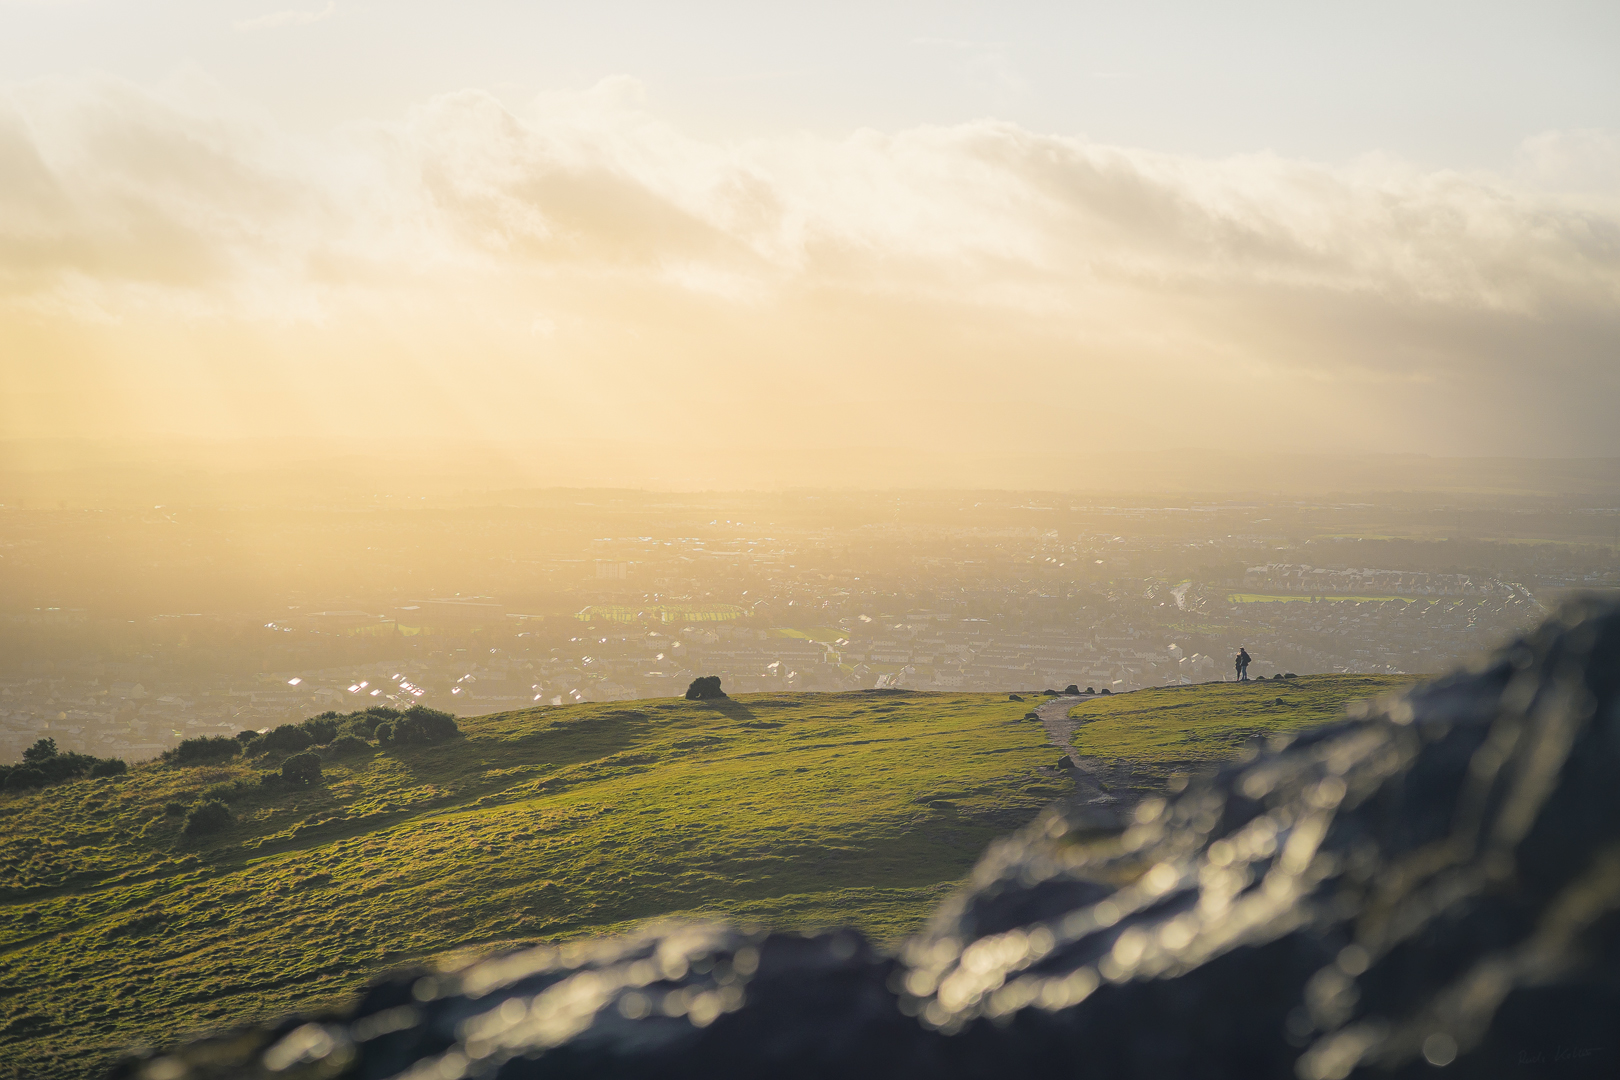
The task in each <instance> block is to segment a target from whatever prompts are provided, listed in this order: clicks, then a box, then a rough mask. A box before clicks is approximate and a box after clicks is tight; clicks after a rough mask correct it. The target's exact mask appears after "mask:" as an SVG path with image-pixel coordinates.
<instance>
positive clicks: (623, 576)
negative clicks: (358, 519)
mask: <svg viewBox="0 0 1620 1080" xmlns="http://www.w3.org/2000/svg"><path fill="white" fill-rule="evenodd" d="M998 509H999V512H1000V514H1001V516H1004V517H1007V518H1011V519H1013V522H1012V523H1006V524H989V523H986V522H984V521H982V520H981V521H973V520H969V521H966V522H963V523H958V524H949V523H945V522H941V521H937V520H924V521H918V522H913V523H909V524H908V523H899V524H897V523H894V522H892V521H890V522H874V521H871V520H864V521H863V520H856V521H854V522H852V523H848V524H845V525H842V526H838V527H827V526H815V525H811V526H809V527H807V526H806V525H805V524H802V523H800V524H795V523H793V522H775V523H772V524H771V527H770V529H769V531H768V532H766V531H763V530H760V531H753V530H750V529H748V528H746V527H740V526H741V525H742V523H740V522H734V521H727V522H725V523H724V524H723V525H722V524H721V523H720V522H714V523H711V525H710V527H709V528H708V529H707V530H706V532H698V533H697V534H696V535H685V534H674V533H671V534H666V535H664V536H662V537H660V536H657V535H653V534H651V530H650V529H649V530H648V533H649V534H648V535H635V536H626V537H594V538H592V537H585V538H581V539H579V540H578V541H575V542H574V546H573V547H571V548H570V547H569V546H567V545H559V544H555V543H554V544H553V545H552V550H551V551H549V552H547V553H544V554H543V555H540V556H537V557H533V558H530V559H529V560H528V561H527V562H526V563H525V564H524V569H523V570H522V571H521V573H514V574H513V578H514V584H516V585H520V586H521V588H514V589H513V590H512V594H513V595H512V596H503V595H502V593H501V592H497V591H494V590H491V591H489V592H465V593H464V594H462V595H457V594H454V593H451V594H449V595H437V594H429V595H421V596H416V597H414V598H413V597H411V596H408V595H406V596H400V595H395V596H387V595H379V594H377V593H372V594H370V595H358V596H356V595H350V596H347V597H343V598H341V600H342V602H341V603H340V604H332V605H317V604H313V603H310V602H309V600H308V598H307V597H298V596H293V597H289V602H287V603H283V604H280V605H271V604H263V605H262V606H260V607H259V608H258V609H257V610H248V611H240V610H213V611H195V612H179V613H176V612H159V613H150V614H145V615H136V617H133V618H132V617H129V615H130V613H128V612H120V613H119V615H121V616H123V617H116V616H109V615H108V614H107V613H106V612H105V611H98V610H96V609H95V608H92V607H88V606H85V607H78V606H74V605H72V604H71V603H55V604H53V603H37V602H35V603H31V604H20V603H14V604H13V605H12V606H11V607H10V608H9V609H7V610H5V611H3V612H0V631H3V632H4V634H5V640H6V641H7V642H9V643H10V647H9V648H8V650H7V655H6V658H5V663H4V665H3V667H0V760H15V759H16V758H17V756H18V755H19V754H20V753H21V751H22V749H23V748H24V747H26V746H28V745H29V744H31V743H32V742H33V741H34V740H35V739H38V738H53V739H55V740H56V742H57V744H58V746H59V747H61V748H62V749H64V750H67V749H72V750H81V751H84V752H89V753H94V754H96V755H98V756H103V757H107V756H118V757H124V758H126V759H129V760H132V761H133V760H139V759H143V758H149V757H152V756H155V755H157V754H159V753H161V752H162V751H163V750H165V749H167V748H169V747H172V746H174V745H175V744H176V743H178V742H179V741H180V740H181V739H183V738H188V737H192V736H196V735H213V734H235V733H236V732H238V731H242V730H247V729H252V730H262V729H265V728H269V727H273V726H275V725H278V724H281V723H287V722H292V721H297V720H301V719H303V718H305V717H308V716H312V715H316V714H319V713H322V712H327V711H337V712H349V711H353V710H356V709H361V708H365V707H367V706H371V705H379V704H384V705H389V706H393V707H397V708H403V707H406V706H408V705H409V704H412V703H416V702H421V703H423V704H427V705H431V706H433V707H435V708H441V709H447V710H449V711H452V712H454V713H456V714H458V715H475V714H483V713H493V712H501V711H507V710H515V709H526V708H535V707H551V706H558V705H564V704H568V703H573V702H582V701H630V700H635V699H639V698H656V697H669V696H674V695H679V694H681V693H682V692H683V691H684V690H685V689H686V686H687V685H688V683H689V682H690V681H691V680H692V679H693V678H695V677H697V676H699V675H718V676H720V678H721V680H722V684H723V686H724V687H725V688H726V690H727V691H728V692H731V693H752V692H769V691H833V690H848V689H858V688H881V687H894V688H901V689H911V690H938V691H995V692H1002V691H1005V692H1029V691H1037V692H1038V691H1040V690H1044V689H1049V688H1050V689H1062V688H1064V687H1065V686H1068V685H1071V684H1073V685H1076V686H1078V687H1080V688H1081V689H1086V688H1092V689H1096V690H1102V689H1104V688H1106V689H1109V690H1110V691H1113V692H1122V691H1128V690H1133V689H1137V688H1140V687H1146V686H1159V685H1167V684H1176V683H1189V682H1206V681H1211V680H1218V679H1229V678H1231V677H1233V669H1232V657H1233V655H1234V654H1235V653H1236V652H1237V650H1238V648H1239V647H1240V646H1241V647H1245V648H1247V650H1248V651H1249V653H1250V654H1251V655H1252V656H1253V657H1254V663H1253V665H1252V667H1251V674H1264V675H1268V676H1269V675H1272V674H1281V673H1288V672H1294V673H1299V674H1306V673H1312V672H1343V671H1359V672H1370V673H1395V674H1398V673H1407V672H1410V673H1420V672H1433V671H1440V670H1444V669H1445V668H1447V667H1450V666H1452V665H1453V664H1456V663H1458V662H1459V661H1462V660H1465V659H1467V658H1468V657H1469V656H1471V655H1475V654H1477V653H1479V652H1480V651H1481V650H1482V649H1484V648H1487V647H1489V646H1491V645H1494V644H1495V643H1497V642H1500V641H1502V640H1504V639H1506V638H1507V637H1509V636H1510V635H1511V634H1513V633H1514V632H1515V631H1517V630H1519V629H1521V628H1524V627H1526V626H1528V625H1530V624H1532V623H1534V622H1535V621H1536V620H1537V619H1539V618H1540V617H1541V616H1542V615H1543V614H1544V612H1545V611H1546V610H1547V608H1548V606H1549V605H1550V604H1551V603H1553V602H1554V601H1555V599H1556V596H1557V595H1559V594H1561V593H1562V592H1564V591H1567V590H1570V589H1574V588H1614V587H1617V586H1620V562H1617V560H1616V557H1615V552H1614V548H1613V547H1611V546H1607V545H1602V544H1595V543H1587V544H1580V543H1569V542H1560V543H1552V542H1548V543H1543V544H1525V543H1509V542H1496V541H1494V540H1474V541H1469V542H1466V543H1461V542H1456V541H1451V540H1446V539H1439V540H1422V539H1407V540H1399V541H1396V540H1390V539H1357V538H1354V537H1348V538H1347V537H1343V536H1327V537H1321V536H1307V537H1305V538H1303V539H1302V538H1301V537H1300V535H1299V532H1300V528H1301V526H1300V522H1299V520H1298V519H1299V518H1300V516H1301V515H1302V514H1303V513H1304V512H1303V511H1299V510H1298V509H1297V508H1295V513H1294V517H1293V519H1288V518H1285V517H1284V515H1283V513H1282V511H1279V510H1276V509H1272V510H1269V511H1266V510H1265V508H1259V509H1256V508H1254V507H1240V508H1235V509H1234V508H1230V507H1215V508H1213V509H1210V510H1207V511H1205V512H1203V513H1199V514H1193V513H1191V512H1189V511H1184V510H1181V509H1180V508H1168V509H1165V508H1134V509H1133V508H1126V509H1123V510H1121V509H1119V508H1103V509H1096V508H1082V509H1079V510H1075V511H1072V516H1073V518H1074V519H1075V520H1074V522H1073V523H1072V524H1071V525H1070V526H1069V527H1067V528H1065V527H1057V528H1054V527H1037V526H1031V525H1028V524H1022V523H1018V521H1017V519H1019V518H1021V517H1023V518H1027V517H1028V516H1030V515H1029V513H1028V508H1026V507H1023V506H1021V505H1009V506H1006V507H1000V508H997V507H991V508H989V509H988V510H986V509H985V508H984V507H983V505H982V504H976V505H975V510H976V511H977V512H978V513H977V516H978V517H979V518H984V517H995V516H996V512H997V511H998ZM1037 509H1040V508H1037ZM1263 511H1264V513H1265V516H1264V517H1262V518H1259V519H1258V520H1257V519H1256V515H1257V514H1259V513H1261V512H1263ZM660 512H664V513H666V514H667V511H656V510H653V511H648V516H649V517H653V518H656V517H657V514H658V513H660ZM1356 514H1360V515H1362V516H1370V515H1368V514H1367V512H1366V510H1365V509H1364V508H1355V509H1352V510H1347V511H1341V512H1340V516H1341V517H1343V516H1346V515H1349V516H1355V515H1356ZM668 516H672V517H679V516H680V515H678V514H676V515H668ZM686 516H690V515H689V514H688V515H686ZM969 516H970V517H971V515H969ZM1099 518H1101V519H1105V520H1107V519H1111V520H1107V523H1108V524H1110V525H1112V526H1113V527H1112V528H1103V529H1099V528H1097V527H1096V526H1097V524H1098V519H1099ZM1238 519H1242V521H1241V524H1242V525H1244V526H1246V527H1247V529H1248V531H1245V532H1233V531H1228V530H1230V529H1232V528H1233V527H1234V525H1236V524H1237V523H1238ZM8 520H9V522H10V524H12V525H13V526H17V525H23V526H25V528H23V529H20V530H19V529H13V531H12V533H11V535H12V536H13V537H16V536H17V534H18V533H19V532H22V533H25V534H26V533H27V532H28V531H29V528H32V529H33V530H34V531H35V533H36V535H35V537H34V539H35V540H36V541H38V540H41V539H43V538H44V537H45V536H46V535H48V534H49V532H50V529H51V528H53V527H54V528H58V529H60V528H62V527H63V526H62V522H61V520H60V519H58V520H56V521H54V522H52V521H43V520H39V519H35V520H32V521H25V520H23V519H22V518H21V517H20V516H19V515H17V514H16V513H15V512H13V513H12V516H11V517H10V518H9V519H8ZM478 521H479V515H478V514H477V513H476V512H470V513H469V514H468V522H467V523H468V530H469V533H474V532H476V525H477V523H478ZM1172 523H1173V527H1172ZM70 524H71V523H70ZM641 524H642V525H643V526H644V527H645V526H646V525H651V524H657V522H656V521H643V522H641ZM673 524H676V525H678V526H686V527H689V525H690V523H689V522H684V521H682V522H674V523H673ZM1337 524H1338V525H1339V526H1343V525H1344V524H1345V522H1343V521H1339V522H1338V523H1337ZM1265 525H1271V526H1273V527H1274V529H1275V531H1273V529H1271V528H1266V529H1258V528H1256V526H1265ZM1115 529H1117V530H1118V531H1117V532H1116V531H1114V530H1115ZM694 531H695V530H694ZM1127 533H1128V534H1129V535H1127ZM717 534H718V535H717ZM475 546H476V545H475ZM31 547H41V548H42V547H43V545H41V544H37V543H36V544H34V545H30V544H29V543H27V542H26V537H25V542H24V543H20V544H19V543H16V542H15V540H14V541H13V542H12V544H11V545H10V548H9V550H8V551H7V552H6V554H8V555H10V556H12V558H11V563H10V565H11V567H12V568H13V569H17V568H19V567H20V566H21V565H23V564H25V559H19V558H17V557H16V556H17V555H18V554H23V555H25V556H26V555H27V553H28V552H29V550H30V548H31ZM484 554H488V552H485V553H484ZM1368 556H1376V559H1375V560H1369V559H1368V558H1367V557H1368ZM390 557H392V558H399V557H400V556H398V555H395V556H390ZM1395 557H1404V558H1405V559H1406V560H1407V561H1406V562H1405V563H1404V564H1403V563H1400V562H1394V561H1390V560H1391V559H1393V558H1395ZM1368 561H1373V562H1374V565H1370V566H1369V565H1365V563H1366V562H1368ZM1458 562H1463V563H1464V565H1463V566H1460V567H1459V566H1456V565H1452V564H1455V563H1458ZM14 581H15V579H14ZM536 581H540V582H542V583H543V585H544V588H538V589H537V588H536V587H535V582H536ZM498 582H499V575H498V574H490V573H488V571H486V572H485V575H484V578H483V580H480V581H478V582H476V584H481V585H486V586H487V585H489V584H491V583H497V584H498ZM28 599H33V600H38V599H40V597H37V596H36V597H30V598H28ZM300 600H302V601H303V602H299V601H300Z"/></svg>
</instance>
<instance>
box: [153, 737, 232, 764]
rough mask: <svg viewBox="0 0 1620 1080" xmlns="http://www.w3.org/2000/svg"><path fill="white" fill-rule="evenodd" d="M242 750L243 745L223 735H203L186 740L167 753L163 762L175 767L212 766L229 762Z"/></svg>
mask: <svg viewBox="0 0 1620 1080" xmlns="http://www.w3.org/2000/svg"><path fill="white" fill-rule="evenodd" d="M241 749H242V744H241V743H239V742H237V741H236V740H235V739H228V738H226V737H225V736H223V735H203V736H200V737H198V738H195V739H186V740H185V741H183V742H182V743H181V744H180V745H179V746H177V747H175V748H174V749H173V750H169V751H166V752H165V753H164V755H163V760H165V761H168V762H171V763H173V764H175V765H211V764H214V763H216V762H220V761H229V760H230V759H231V758H233V757H235V756H236V755H237V754H238V753H239V752H240V751H241Z"/></svg>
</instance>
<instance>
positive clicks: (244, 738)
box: [236, 729, 259, 743]
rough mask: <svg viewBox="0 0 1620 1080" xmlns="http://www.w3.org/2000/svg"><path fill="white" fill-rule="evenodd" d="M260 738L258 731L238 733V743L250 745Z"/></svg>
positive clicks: (250, 730)
mask: <svg viewBox="0 0 1620 1080" xmlns="http://www.w3.org/2000/svg"><path fill="white" fill-rule="evenodd" d="M258 737H259V733H258V732H257V731H253V730H252V729H249V730H247V731H238V732H237V733H236V741H237V742H239V743H250V742H252V741H254V740H255V739H257V738H258Z"/></svg>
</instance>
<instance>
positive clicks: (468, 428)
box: [0, 0, 1620, 486]
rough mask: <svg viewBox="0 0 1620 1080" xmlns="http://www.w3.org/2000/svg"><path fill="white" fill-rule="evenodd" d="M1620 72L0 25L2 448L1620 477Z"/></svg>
mask: <svg viewBox="0 0 1620 1080" xmlns="http://www.w3.org/2000/svg"><path fill="white" fill-rule="evenodd" d="M1615 56H1620V7H1616V6H1615V5H1613V4H1559V3H1538V4H1529V3H1524V4H1520V3H1493V4H1478V3H1473V4H1462V3H1440V2H1429V3H1412V2H1407V3H1399V4H1397V3H1377V2H1374V3H1359V4H1353V5H1352V4H1318V5H1301V4H1297V3H1294V4H1283V3H1249V4H1241V3H1240V4H1222V5H1209V4H1195V3H1180V4H1134V5H1119V4H1106V5H1105V4H1086V3H1078V4H1077V3H1066V4H1055V3H1005V2H1004V3H997V4H970V3H954V4H953V3H930V4H921V3H918V4H906V3H892V4H883V3H872V2H867V3H861V4H854V3H818V4H815V5H796V6H794V7H793V8H792V9H788V8H787V6H786V5H762V4H757V3H752V4H744V3H720V2H715V3H696V2H688V3H675V2H664V3H596V4H590V5H582V4H566V5H565V4H551V3H527V4H516V3H512V4H496V3H477V2H463V3H457V4H453V5H452V4H443V3H412V2H403V3H389V4H382V3H348V2H320V3H317V2H313V0H293V2H292V3H291V4H290V5H287V4H286V0H268V2H265V3H249V2H246V0H229V2H214V3H206V4H205V3H185V2H169V3H135V2H129V0H119V2H112V0H85V2H75V0H66V2H47V0H0V380H3V382H4V388H3V390H0V447H12V448H13V452H14V451H15V447H16V446H18V445H20V444H21V443H22V442H26V441H29V440H34V441H37V440H70V441H71V440H98V441H99V442H100V444H102V445H106V446H109V447H114V448H116V447H120V446H125V445H131V446H132V445H134V444H136V443H139V442H141V441H142V440H148V441H150V440H192V441H195V442H197V443H198V444H199V445H200V444H202V443H228V442H232V441H235V442H237V443H240V444H242V445H247V444H248V443H249V442H250V441H251V442H252V443H253V445H268V444H269V443H274V442H275V441H276V440H282V441H283V443H285V444H292V445H302V446H306V447H308V446H315V445H322V444H323V440H326V441H329V440H335V439H348V440H356V439H358V440H367V441H369V443H370V444H371V445H374V446H376V445H384V446H385V445H388V444H389V443H390V442H400V443H404V442H409V443H410V444H412V445H413V446H415V447H418V448H419V447H421V446H425V445H431V446H439V445H445V446H449V445H459V444H461V443H476V444H479V445H503V446H512V447H528V448H530V450H529V451H525V452H532V453H533V454H534V455H535V458H534V469H533V471H534V476H535V478H536V479H537V480H538V481H541V482H544V481H546V480H553V481H556V482H567V481H568V479H569V477H568V475H566V470H565V469H564V468H563V467H562V466H561V465H560V464H558V465H557V467H556V469H554V470H552V471H551V472H549V473H548V466H547V461H548V458H547V456H546V455H547V453H548V451H547V450H546V449H545V448H546V447H548V446H549V447H552V448H556V447H561V446H573V447H575V448H576V450H577V447H578V446H581V445H597V444H599V443H601V444H612V445H614V446H616V447H617V448H618V453H617V454H616V455H615V456H614V458H613V460H614V461H616V462H625V463H627V464H625V465H624V466H623V470H622V472H623V476H622V479H623V482H624V483H627V484H635V483H638V482H640V480H641V479H644V478H645V476H646V475H648V474H647V470H646V468H645V467H643V466H638V465H636V464H635V463H636V462H638V461H639V462H643V463H646V462H656V463H659V465H660V467H663V466H665V465H667V464H668V463H669V462H672V461H674V462H678V461H679V460H681V458H682V455H687V454H690V455H692V456H693V458H694V460H696V459H697V458H699V457H701V458H702V460H703V461H704V462H705V465H704V469H705V470H706V472H705V477H706V478H708V479H709V480H712V482H714V483H716V484H720V485H722V486H723V485H724V484H726V483H727V481H728V473H727V471H726V467H725V466H724V464H723V462H724V460H725V459H726V457H727V456H728V455H730V456H733V457H734V458H735V459H736V460H737V461H738V462H739V471H738V472H737V473H736V475H737V476H739V477H740V476H742V475H743V471H744V470H742V469H741V464H742V463H744V462H752V463H753V464H754V465H755V466H757V464H758V462H760V461H763V460H768V459H769V456H770V455H771V454H773V453H792V454H795V455H798V456H799V457H798V459H797V460H801V461H802V460H805V456H806V455H808V459H809V460H812V461H813V460H815V455H817V454H818V453H825V454H826V455H827V460H829V461H831V460H833V459H834V458H836V459H837V460H839V461H841V462H844V464H843V465H841V466H840V467H839V470H840V471H839V477H847V476H848V475H850V466H849V465H848V462H849V461H850V460H851V457H850V455H851V454H852V453H853V454H854V455H855V457H856V459H857V460H859V461H862V462H869V470H870V472H871V474H872V475H873V476H874V477H878V478H880V477H881V474H882V468H883V461H884V456H885V454H890V453H892V454H902V453H903V454H904V455H906V456H907V460H908V461H913V462H914V461H915V459H916V458H917V455H923V457H924V458H927V457H928V456H929V455H934V456H935V458H936V459H937V461H938V465H937V468H936V472H937V473H938V475H937V477H935V478H934V479H935V480H936V481H937V482H939V483H949V482H951V479H952V471H953V470H955V469H960V468H961V465H960V463H961V462H963V461H971V460H976V459H977V460H988V459H990V458H993V457H995V456H996V455H999V454H1006V453H1008V452H1009V451H1012V450H1016V451H1017V452H1018V453H1020V454H1024V455H1031V454H1033V455H1046V456H1051V457H1053V458H1062V459H1064V460H1069V461H1073V462H1075V463H1076V466H1077V467H1079V468H1083V467H1084V464H1085V461H1086V458H1087V455H1092V454H1094V455H1102V454H1105V453H1113V452H1119V451H1130V450H1163V449H1165V448H1208V449H1212V450H1218V451H1222V452H1236V453H1244V452H1254V453H1261V452H1291V453H1297V452H1305V453H1360V452H1387V453H1420V454H1431V455H1439V456H1494V455H1505V456H1530V457H1559V456H1616V455H1620V425H1615V424H1614V423H1613V422H1612V416H1613V412H1614V406H1615V404H1616V403H1617V401H1620V393H1617V391H1620V355H1617V353H1620V304H1617V303H1616V301H1617V300H1620V64H1616V63H1614V57H1615ZM266 440H268V441H269V443H267V442H266ZM4 452H6V451H5V450H3V449H0V453H4ZM110 452H113V453H116V452H118V451H117V450H116V449H115V450H113V451H110ZM577 456H578V455H577V453H576V454H575V455H574V457H576V458H577ZM556 460H557V461H558V462H560V461H561V460H562V459H561V458H560V457H559V458H557V459H556ZM716 461H720V462H722V464H721V465H719V466H716V465H715V462H716ZM953 463H954V464H953ZM0 464H3V463H0ZM616 467H617V466H616ZM666 471H667V470H666ZM855 471H856V473H859V472H860V471H861V470H860V469H859V468H857V469H856V470H855ZM802 472H803V470H802V469H801V470H800V473H801V474H802ZM811 472H812V474H813V472H814V470H813V469H812V470H811ZM912 472H915V469H914V468H912ZM757 473H758V469H757V467H756V468H753V469H752V471H750V472H749V476H750V477H756V476H757ZM908 475H910V474H909V473H908ZM799 478H800V479H802V475H801V476H800V477H799ZM595 479H600V477H596V478H595ZM610 479H611V477H610ZM828 479H829V480H831V479H834V478H833V476H832V473H831V472H829V473H828ZM1011 480H1012V478H1010V479H1009V482H1011ZM749 482H750V483H753V482H755V481H754V480H753V479H750V481H749Z"/></svg>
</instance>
